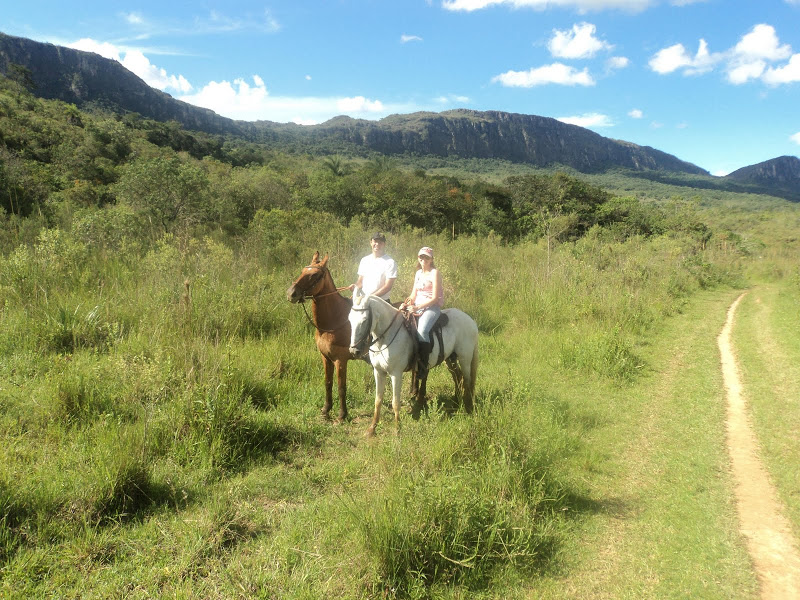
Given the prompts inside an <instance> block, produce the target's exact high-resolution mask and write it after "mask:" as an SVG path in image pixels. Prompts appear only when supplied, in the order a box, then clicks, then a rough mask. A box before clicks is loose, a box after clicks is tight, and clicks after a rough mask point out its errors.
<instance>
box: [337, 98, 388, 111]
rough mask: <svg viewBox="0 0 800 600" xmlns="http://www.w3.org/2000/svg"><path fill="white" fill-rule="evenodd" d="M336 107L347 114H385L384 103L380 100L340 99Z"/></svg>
mask: <svg viewBox="0 0 800 600" xmlns="http://www.w3.org/2000/svg"><path fill="white" fill-rule="evenodd" d="M336 106H337V107H338V108H339V110H340V111H341V112H343V113H345V114H348V115H352V114H365V113H366V114H370V113H372V114H374V113H382V112H384V108H383V103H382V102H381V101H380V100H369V99H368V98H364V96H355V97H354V98H340V99H339V100H337V101H336Z"/></svg>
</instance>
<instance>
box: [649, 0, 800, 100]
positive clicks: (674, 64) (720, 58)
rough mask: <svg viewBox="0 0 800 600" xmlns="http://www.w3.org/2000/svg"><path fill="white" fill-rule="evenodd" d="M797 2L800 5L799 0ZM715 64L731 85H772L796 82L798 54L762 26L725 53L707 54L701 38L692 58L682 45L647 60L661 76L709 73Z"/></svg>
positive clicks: (798, 78)
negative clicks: (749, 83) (721, 69)
mask: <svg viewBox="0 0 800 600" xmlns="http://www.w3.org/2000/svg"><path fill="white" fill-rule="evenodd" d="M797 2H798V4H800V0H797ZM787 58H788V59H789V61H788V62H787V63H785V64H783V65H775V64H774V63H777V62H779V61H783V60H786V59H787ZM719 63H724V65H725V66H724V70H725V75H726V78H727V80H728V82H729V83H732V84H734V85H741V84H744V83H747V82H748V81H752V80H761V81H763V82H764V83H766V84H767V85H773V86H774V85H780V84H784V83H793V82H796V81H800V54H792V48H791V46H790V45H789V44H781V43H780V40H779V39H778V35H777V34H776V32H775V28H774V27H772V26H771V25H766V24H764V23H761V24H758V25H755V26H754V27H753V28H752V29H751V30H750V31H749V32H748V33H746V34H745V35H743V36H742V37H741V38H740V39H739V41H738V42H737V43H736V45H735V46H734V47H732V48H730V49H729V50H727V51H726V52H719V53H710V52H709V51H708V44H707V43H706V41H705V40H703V39H701V40H700V45H699V47H698V50H697V54H695V55H694V56H692V55H691V54H689V52H688V51H687V50H686V48H685V47H684V46H683V44H675V45H673V46H669V47H667V48H663V49H662V50H659V51H658V52H656V53H655V54H654V55H653V56H652V58H651V59H650V61H649V65H650V68H651V69H652V70H653V71H655V72H656V73H659V74H662V75H665V74H668V73H673V72H675V71H682V72H683V74H684V75H697V74H701V73H706V72H708V71H711V70H713V69H714V67H715V66H716V65H717V64H719Z"/></svg>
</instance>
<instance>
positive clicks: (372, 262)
mask: <svg viewBox="0 0 800 600" xmlns="http://www.w3.org/2000/svg"><path fill="white" fill-rule="evenodd" d="M370 246H372V254H368V255H367V256H365V257H364V258H362V259H361V262H360V263H359V265H358V281H356V282H355V283H354V284H353V285H351V286H350V289H351V290H355V288H357V287H359V288H361V291H363V292H364V293H365V294H373V295H374V296H378V297H380V298H383V299H384V300H386V301H387V302H390V300H389V294H390V292H391V291H392V286H393V285H394V280H395V279H397V263H395V262H394V259H393V258H392V257H391V256H389V255H388V254H386V236H384V235H383V234H382V233H380V232H378V233H374V234H373V235H372V237H371V238H370Z"/></svg>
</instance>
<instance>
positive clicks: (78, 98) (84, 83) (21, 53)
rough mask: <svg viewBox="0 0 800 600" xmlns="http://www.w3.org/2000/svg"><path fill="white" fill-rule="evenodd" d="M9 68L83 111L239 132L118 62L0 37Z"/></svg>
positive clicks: (1, 65)
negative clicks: (24, 69) (133, 115)
mask: <svg viewBox="0 0 800 600" xmlns="http://www.w3.org/2000/svg"><path fill="white" fill-rule="evenodd" d="M11 64H18V65H22V66H24V67H27V68H28V69H30V72H31V76H32V79H33V83H34V85H35V87H34V89H33V90H32V91H33V93H35V94H36V95H37V96H40V97H42V98H50V99H57V100H63V101H64V102H69V103H72V104H75V105H76V106H78V107H80V108H85V107H86V106H87V105H95V106H100V107H103V108H107V109H110V110H113V111H121V112H137V113H139V114H141V115H142V116H144V117H147V118H150V119H155V120H158V121H168V120H171V119H172V120H176V121H178V122H180V123H181V124H183V126H184V127H186V128H187V129H197V130H200V131H207V132H209V133H225V132H231V133H233V132H236V131H237V130H238V128H237V127H236V125H235V122H234V121H233V120H231V119H226V118H225V117H221V116H219V115H218V114H216V113H215V112H213V111H210V110H207V109H205V108H199V107H197V106H192V105H191V104H187V103H186V102H181V101H179V100H176V99H175V98H173V97H172V96H170V95H169V94H165V93H164V92H161V91H159V90H155V89H153V88H151V87H150V86H148V85H147V84H146V83H145V82H144V81H143V80H142V79H140V78H139V77H137V76H136V75H134V74H133V73H131V72H130V71H129V70H128V69H126V68H125V67H123V66H122V65H121V64H120V63H119V62H117V61H115V60H109V59H107V58H103V57H102V56H100V55H99V54H95V53H93V52H83V51H81V50H72V49H71V48H64V47H62V46H55V45H53V44H43V43H40V42H34V41H32V40H28V39H25V38H19V37H14V36H10V35H5V34H3V33H0V73H2V74H7V73H9V67H10V65H11Z"/></svg>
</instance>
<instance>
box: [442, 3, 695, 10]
mask: <svg viewBox="0 0 800 600" xmlns="http://www.w3.org/2000/svg"><path fill="white" fill-rule="evenodd" d="M690 1H691V0H690ZM503 4H505V5H508V6H510V7H512V8H532V9H535V10H545V9H548V8H574V9H575V10H577V11H579V12H581V13H585V12H590V11H600V10H607V9H619V10H626V11H630V12H640V11H642V10H645V9H646V8H649V7H650V6H653V5H654V4H657V0H444V2H442V7H443V8H445V9H446V10H453V11H457V10H461V11H466V12H472V11H475V10H482V9H484V8H488V7H490V6H495V5H503Z"/></svg>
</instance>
